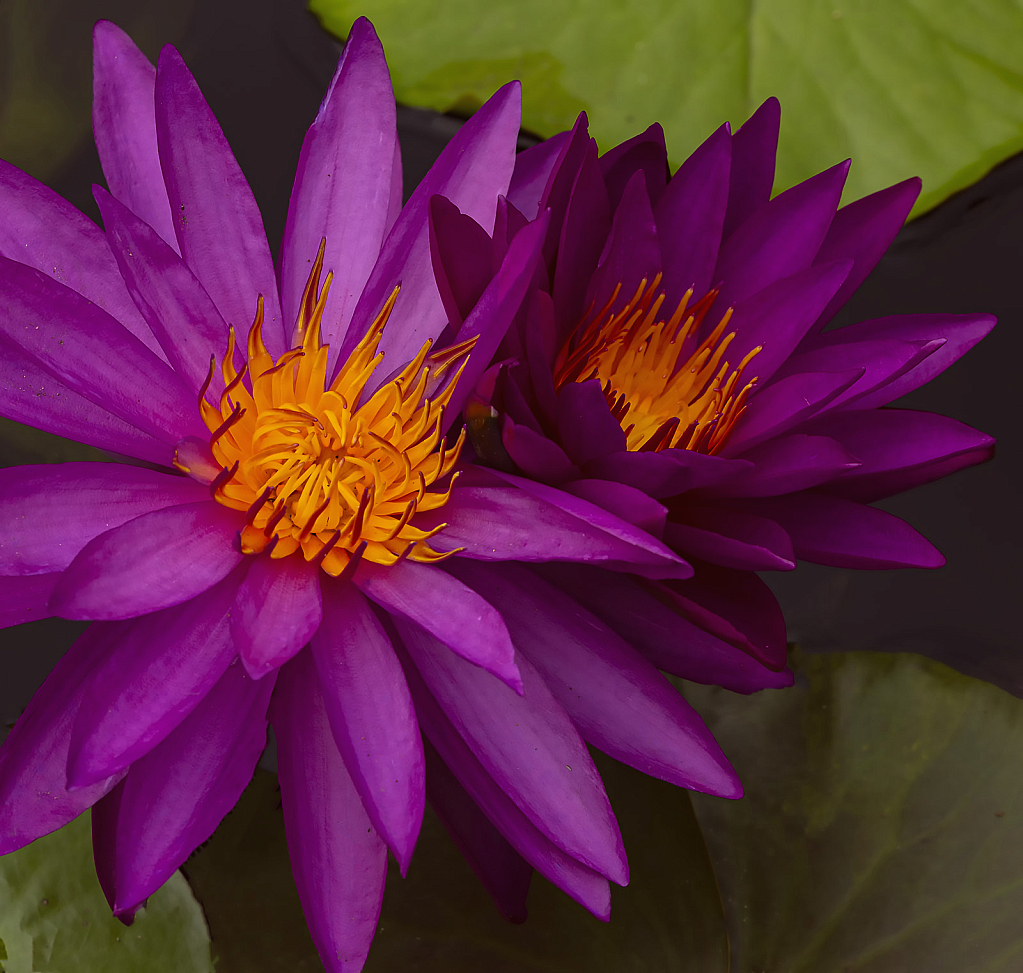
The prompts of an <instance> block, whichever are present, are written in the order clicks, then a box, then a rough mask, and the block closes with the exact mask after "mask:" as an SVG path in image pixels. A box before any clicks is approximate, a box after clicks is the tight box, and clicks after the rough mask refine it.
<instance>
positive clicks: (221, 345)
mask: <svg viewBox="0 0 1023 973" xmlns="http://www.w3.org/2000/svg"><path fill="white" fill-rule="evenodd" d="M94 193H95V196H96V202H97V204H98V205H99V210H100V213H101V214H102V216H103V224H104V226H105V227H106V230H107V240H108V242H109V244H110V249H111V250H112V251H113V254H114V257H115V258H116V259H117V266H118V267H119V268H120V271H121V276H122V277H123V278H124V280H125V283H126V284H127V285H128V290H129V291H130V293H131V296H132V300H134V301H135V304H136V306H137V307H138V309H139V310H140V311H141V312H142V314H143V316H144V317H145V319H146V321H147V322H148V323H149V326H150V328H151V329H152V331H153V334H155V335H156V338H157V340H158V341H159V342H160V347H161V348H163V350H164V353H165V354H166V356H167V360H168V361H169V362H170V364H171V366H172V367H173V368H174V370H175V371H176V372H177V373H178V375H180V376H181V379H182V381H183V382H184V383H185V385H186V386H187V387H188V388H192V389H194V390H195V392H196V394H198V391H199V389H200V388H202V386H203V383H204V382H205V381H206V376H207V375H208V374H209V370H210V358H211V357H215V358H216V359H217V360H220V359H222V358H223V357H224V352H225V349H226V348H227V340H228V330H227V324H226V323H225V322H224V319H223V318H222V317H221V316H220V312H219V311H218V310H217V308H216V306H215V305H214V303H213V301H212V300H211V299H210V296H209V294H207V293H206V290H205V289H204V288H203V286H202V284H200V283H199V281H198V280H196V278H195V275H194V274H193V273H192V271H191V270H189V269H188V265H187V264H186V263H185V262H184V261H183V260H182V259H181V258H180V257H179V256H178V255H177V253H176V252H175V251H174V250H172V249H171V248H170V247H169V246H168V245H167V244H166V243H165V242H164V241H163V240H162V239H161V238H160V236H159V235H158V234H157V233H156V231H155V230H153V229H152V228H151V227H150V226H148V225H147V224H146V223H144V222H143V221H142V220H140V219H139V218H138V217H136V216H135V215H134V214H133V213H132V212H131V211H130V210H129V209H127V208H126V207H124V206H122V205H121V203H119V202H118V201H117V200H116V199H114V198H113V197H112V196H110V195H109V194H108V193H105V192H103V190H102V189H100V188H99V187H96V189H95V190H94ZM217 377H218V376H217V374H216V373H214V381H216V379H217ZM219 388H222V383H217V384H216V385H215V386H214V391H217V390H218V389H219Z"/></svg>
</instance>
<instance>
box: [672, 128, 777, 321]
mask: <svg viewBox="0 0 1023 973" xmlns="http://www.w3.org/2000/svg"><path fill="white" fill-rule="evenodd" d="M773 161H774V157H773V156H772V162H773ZM731 164H732V137H731V136H730V135H729V133H728V126H727V125H723V126H722V127H721V128H719V129H718V130H717V131H716V132H715V133H714V134H713V135H711V137H710V138H709V139H707V141H706V142H704V143H703V145H701V146H700V147H699V148H698V149H697V150H696V151H695V152H694V153H693V154H692V155H691V156H690V157H689V158H688V159H686V161H685V162H683V163H682V165H681V166H680V167H679V170H678V172H676V173H675V175H674V176H672V179H671V182H669V183H668V188H667V189H666V190H665V192H664V195H663V196H661V198H660V199H659V200H658V201H657V206H656V207H655V208H654V216H655V217H656V219H657V231H658V235H659V237H660V240H661V250H662V252H663V254H664V282H665V291H666V295H667V297H666V303H667V306H668V307H669V308H671V309H672V310H674V308H675V307H677V306H678V302H679V301H681V300H682V295H683V294H685V292H686V290H687V289H688V288H689V287H692V288H693V295H694V297H695V298H696V299H697V300H699V298H700V297H702V296H703V295H704V294H705V293H706V292H707V291H708V290H709V289H710V286H711V284H713V283H714V281H712V280H711V272H712V271H713V270H714V266H715V264H716V263H717V259H718V251H719V250H720V248H721V232H722V227H723V226H724V220H725V208H726V206H727V205H728V176H729V173H730V171H731ZM766 201H767V200H766V199H765V200H764V202H766ZM669 313H670V312H669Z"/></svg>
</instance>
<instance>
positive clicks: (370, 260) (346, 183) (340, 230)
mask: <svg viewBox="0 0 1023 973" xmlns="http://www.w3.org/2000/svg"><path fill="white" fill-rule="evenodd" d="M395 141H396V131H395V108H394V92H393V91H392V89H391V78H390V75H389V74H388V72H387V63H386V61H384V52H383V49H382V48H381V46H380V41H379V40H378V38H377V35H376V32H375V31H374V30H373V26H372V24H370V22H369V21H368V20H366V19H365V17H360V18H359V19H358V20H356V21H355V23H354V24H352V29H351V31H350V32H349V34H348V42H347V43H346V45H345V49H344V51H343V52H342V54H341V60H340V61H339V62H338V66H337V71H336V72H335V74H334V78H333V80H332V81H331V83H330V87H329V88H328V89H327V94H326V96H325V97H324V99H323V104H321V105H320V110H319V111H318V112H317V114H316V118H315V120H314V121H313V124H312V125H311V126H310V127H309V131H308V132H307V133H306V136H305V141H304V142H303V143H302V153H301V155H300V156H299V159H298V171H297V174H296V176H295V187H294V189H293V190H292V193H291V202H290V203H289V205H288V221H287V224H286V226H285V229H284V240H283V242H282V244H281V303H282V306H283V310H284V320H285V322H286V326H287V327H291V325H292V323H293V322H294V321H296V320H297V319H298V312H299V303H300V301H301V300H302V292H303V291H304V289H305V285H306V280H307V278H308V277H309V268H310V266H311V261H312V260H313V258H314V257H315V256H316V251H317V249H318V248H319V246H320V240H321V239H326V241H327V245H326V249H325V251H324V258H323V265H324V272H327V271H329V272H331V273H333V275H334V276H333V281H332V283H331V288H330V294H329V296H328V298H327V304H326V309H325V310H324V313H323V328H322V331H323V340H324V341H325V342H327V343H328V344H330V346H331V347H332V348H334V347H336V346H339V345H340V344H341V338H342V336H343V335H344V334H345V332H346V331H347V330H348V323H349V321H351V319H352V315H353V314H354V313H355V306H356V303H357V302H358V300H359V296H360V295H361V294H362V289H363V287H365V285H366V281H367V280H368V279H369V275H370V271H372V269H373V265H374V264H375V263H376V259H377V255H378V254H379V253H380V246H381V244H382V243H383V240H384V233H385V232H386V229H387V225H386V224H387V215H388V204H389V201H390V198H391V186H392V166H393V165H394V162H395ZM288 337H290V335H289V336H288Z"/></svg>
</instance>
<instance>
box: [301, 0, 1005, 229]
mask: <svg viewBox="0 0 1023 973" xmlns="http://www.w3.org/2000/svg"><path fill="white" fill-rule="evenodd" d="M310 6H311V8H312V10H313V11H314V12H315V13H316V14H317V15H318V16H319V17H320V19H321V21H322V22H323V24H324V25H325V26H326V27H327V28H328V29H329V30H331V31H333V32H334V33H335V34H337V35H338V36H342V37H343V36H345V35H346V34H347V32H348V30H349V28H350V27H351V24H352V22H353V20H354V19H355V18H356V17H357V16H359V15H360V14H365V15H366V16H368V17H370V18H371V19H372V20H373V21H374V22H375V24H376V27H377V30H378V31H379V33H380V35H381V38H382V40H383V42H384V46H385V49H386V51H387V55H388V60H389V62H390V65H391V70H392V73H393V75H394V81H395V90H396V93H397V96H398V98H399V100H402V101H406V102H408V103H410V104H416V105H424V106H426V107H429V108H436V109H438V110H440V111H447V110H450V109H452V108H454V109H456V110H458V109H463V110H464V109H466V108H471V107H472V106H473V105H474V104H479V103H480V101H481V100H482V99H484V98H486V97H487V96H489V95H490V94H491V93H492V92H493V91H494V90H495V89H496V88H497V87H498V86H499V85H500V84H502V83H504V82H505V81H507V80H509V79H511V78H513V77H518V78H520V79H521V80H522V82H523V85H524V93H523V111H524V124H525V126H526V127H527V128H530V129H532V130H534V131H536V132H537V133H538V134H540V135H543V136H549V135H552V134H553V133H554V132H556V131H559V130H561V129H564V128H567V127H568V126H569V125H571V123H572V121H573V120H574V117H575V115H576V114H577V113H578V112H579V111H580V110H581V109H586V110H587V111H588V112H589V114H590V122H591V130H592V131H593V134H594V135H595V136H596V137H597V140H598V142H599V143H600V145H601V147H602V148H604V149H606V148H609V147H610V146H612V145H614V144H616V143H618V142H620V141H622V140H624V139H626V138H628V137H630V136H631V135H634V134H636V133H637V132H638V131H640V130H641V129H643V128H645V127H646V126H647V125H649V124H651V123H652V122H655V121H659V122H661V123H662V124H663V126H664V129H665V133H666V136H667V140H668V150H669V154H670V155H671V157H672V159H673V160H674V162H675V163H676V164H677V163H678V162H680V161H681V160H682V159H683V158H685V157H686V156H687V155H688V154H689V153H690V152H691V151H692V150H693V149H694V148H695V147H696V145H698V144H699V142H700V141H702V140H703V139H704V138H705V137H706V136H707V135H708V134H709V133H710V132H711V131H712V130H713V129H714V128H716V127H717V126H718V125H720V124H721V122H723V121H725V120H729V121H731V122H732V123H733V125H737V124H738V123H740V122H742V121H743V120H744V119H746V118H747V117H748V116H749V115H750V113H751V112H752V111H753V109H754V108H755V107H756V106H757V105H758V104H759V103H760V102H762V101H763V100H764V99H765V98H767V97H769V96H770V95H776V96H778V97H779V98H780V99H781V102H782V106H783V109H784V121H783V125H782V138H781V145H780V149H779V159H778V184H777V188H779V189H780V188H785V187H787V186H790V185H792V184H793V183H795V182H798V181H799V180H801V179H806V178H807V177H809V176H811V175H813V174H814V173H815V172H819V171H820V170H822V169H825V168H827V167H828V166H830V165H833V164H834V163H836V162H838V161H840V160H842V159H843V158H846V157H849V156H852V158H853V160H854V166H853V169H852V172H851V174H850V177H849V184H848V187H847V190H846V193H847V198H851V197H855V196H861V195H864V194H866V193H868V192H872V191H874V190H876V189H880V188H882V187H883V186H886V185H888V184H890V183H893V182H896V181H898V180H901V179H905V178H907V177H909V176H914V175H919V176H921V177H922V178H923V180H924V192H923V195H922V196H921V199H920V202H919V203H918V204H917V209H916V212H921V211H923V210H925V209H928V208H930V207H932V206H934V205H936V204H937V203H938V202H940V201H941V200H942V199H944V198H945V197H946V196H948V195H949V194H950V193H952V192H954V191H955V190H956V189H959V188H961V187H963V186H965V185H968V184H969V183H970V182H973V181H974V180H976V179H977V178H978V177H979V176H980V175H982V174H983V173H984V172H985V171H986V170H987V169H988V168H990V167H991V166H992V165H994V164H995V163H996V162H998V161H1000V160H1002V159H1004V158H1006V157H1007V156H1009V155H1011V154H1013V153H1014V152H1017V151H1018V150H1019V149H1020V148H1021V147H1023V7H1021V6H1020V4H1019V3H1017V2H1015V0H831V2H830V3H822V2H820V0H717V2H715V3H706V2H703V0H589V2H583V3H560V4H558V3H553V4H552V3H550V0H491V2H489V3H486V4H480V3H478V2H477V0H427V2H423V3H416V4H409V3H405V2H403V0H311V4H310Z"/></svg>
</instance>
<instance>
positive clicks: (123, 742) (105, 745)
mask: <svg viewBox="0 0 1023 973" xmlns="http://www.w3.org/2000/svg"><path fill="white" fill-rule="evenodd" d="M239 580H240V578H239V577H238V575H233V576H232V577H229V578H227V579H225V580H224V581H222V582H221V583H220V584H219V585H217V587H215V588H212V589H211V590H210V591H208V592H206V593H205V594H204V595H200V596H199V597H198V598H194V599H193V600H192V601H190V602H187V603H186V604H184V605H176V606H175V607H174V608H167V609H165V610H164V611H162V612H154V613H153V614H152V615H146V616H145V617H144V618H138V619H133V620H132V621H131V622H129V623H126V624H124V625H120V626H118V627H116V628H112V629H111V635H110V636H108V638H109V652H108V654H107V657H106V659H105V661H104V662H103V664H102V665H101V666H99V667H98V668H97V670H96V673H95V675H94V676H93V678H92V680H91V681H90V683H89V688H88V690H87V691H86V694H85V699H84V701H83V703H82V707H81V709H80V710H79V712H78V716H77V718H76V719H75V724H74V729H73V730H72V733H71V744H70V749H69V751H68V785H69V786H71V787H85V786H88V785H89V784H92V783H95V782H96V781H98V780H101V779H102V778H104V777H107V776H109V775H110V774H116V773H119V772H120V771H122V770H125V769H127V767H128V766H129V765H130V764H131V762H132V761H133V760H137V759H138V758H139V757H141V756H142V755H143V754H146V753H148V752H149V751H150V750H152V749H153V747H155V746H156V745H157V744H158V743H159V742H160V741H161V740H163V739H165V738H166V737H167V735H168V734H169V733H170V732H171V731H172V730H173V729H174V728H175V727H176V726H177V725H178V724H179V723H181V721H182V720H183V719H184V718H185V717H186V716H187V715H188V714H189V713H191V712H192V710H194V709H195V707H196V706H197V705H198V704H199V702H200V701H201V700H202V698H203V697H204V696H205V695H206V693H207V692H209V690H210V689H211V687H212V686H213V685H214V683H216V681H217V680H218V679H219V678H220V676H221V675H222V674H223V672H224V670H225V669H226V668H227V667H228V665H229V664H230V662H231V660H232V659H233V658H234V657H235V655H236V654H237V653H236V651H235V648H234V645H233V643H232V642H231V636H230V631H229V626H228V618H227V615H228V612H229V610H230V607H231V602H232V601H233V600H234V595H235V592H236V591H237V590H238V583H239Z"/></svg>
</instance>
